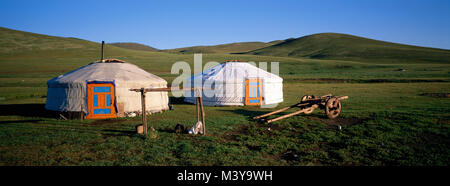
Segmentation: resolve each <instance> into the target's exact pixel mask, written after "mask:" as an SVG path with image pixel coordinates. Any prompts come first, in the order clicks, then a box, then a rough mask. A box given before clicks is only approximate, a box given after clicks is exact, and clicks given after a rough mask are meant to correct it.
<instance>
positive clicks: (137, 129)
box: [136, 125, 144, 134]
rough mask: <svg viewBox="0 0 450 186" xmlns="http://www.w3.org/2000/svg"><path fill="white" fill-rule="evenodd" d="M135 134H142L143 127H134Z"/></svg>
mask: <svg viewBox="0 0 450 186" xmlns="http://www.w3.org/2000/svg"><path fill="white" fill-rule="evenodd" d="M136 132H137V133H138V134H144V125H136Z"/></svg>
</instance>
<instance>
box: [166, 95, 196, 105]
mask: <svg viewBox="0 0 450 186" xmlns="http://www.w3.org/2000/svg"><path fill="white" fill-rule="evenodd" d="M169 104H172V105H191V103H187V102H184V97H179V98H177V97H173V96H171V97H169Z"/></svg>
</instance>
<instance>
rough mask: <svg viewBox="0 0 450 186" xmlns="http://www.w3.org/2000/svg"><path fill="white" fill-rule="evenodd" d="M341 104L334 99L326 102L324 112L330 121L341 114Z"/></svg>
mask: <svg viewBox="0 0 450 186" xmlns="http://www.w3.org/2000/svg"><path fill="white" fill-rule="evenodd" d="M341 109H342V105H341V102H340V101H339V100H338V99H336V98H331V99H329V100H328V101H327V104H326V106H325V112H326V114H327V116H328V118H330V119H334V118H337V117H338V116H339V114H340V113H341Z"/></svg>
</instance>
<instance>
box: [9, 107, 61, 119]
mask: <svg viewBox="0 0 450 186" xmlns="http://www.w3.org/2000/svg"><path fill="white" fill-rule="evenodd" d="M0 116H25V117H43V118H58V114H57V112H54V111H49V110H47V109H45V104H7V105H0Z"/></svg>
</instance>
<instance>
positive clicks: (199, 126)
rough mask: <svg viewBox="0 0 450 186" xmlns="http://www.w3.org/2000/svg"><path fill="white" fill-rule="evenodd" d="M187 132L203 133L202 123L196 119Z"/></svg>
mask: <svg viewBox="0 0 450 186" xmlns="http://www.w3.org/2000/svg"><path fill="white" fill-rule="evenodd" d="M188 133H189V134H203V123H202V122H201V121H198V122H197V123H196V124H195V125H194V126H193V127H192V128H191V129H189V131H188Z"/></svg>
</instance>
